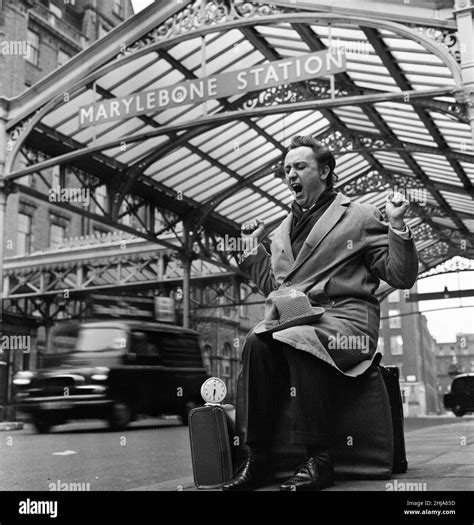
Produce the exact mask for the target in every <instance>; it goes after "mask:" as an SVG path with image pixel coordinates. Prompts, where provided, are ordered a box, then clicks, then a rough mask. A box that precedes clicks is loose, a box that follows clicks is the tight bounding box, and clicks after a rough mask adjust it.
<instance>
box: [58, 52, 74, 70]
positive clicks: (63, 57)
mask: <svg viewBox="0 0 474 525" xmlns="http://www.w3.org/2000/svg"><path fill="white" fill-rule="evenodd" d="M68 60H71V55H70V54H69V53H66V51H63V50H62V49H59V50H58V67H59V66H62V65H63V64H65V63H66V62H67V61H68Z"/></svg>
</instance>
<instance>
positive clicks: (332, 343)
mask: <svg viewBox="0 0 474 525" xmlns="http://www.w3.org/2000/svg"><path fill="white" fill-rule="evenodd" d="M369 345H370V337H369V336H368V335H344V334H340V333H339V332H338V333H337V334H336V335H335V336H333V335H331V336H329V338H328V348H330V349H332V350H360V351H361V352H362V353H363V354H366V353H368V351H369Z"/></svg>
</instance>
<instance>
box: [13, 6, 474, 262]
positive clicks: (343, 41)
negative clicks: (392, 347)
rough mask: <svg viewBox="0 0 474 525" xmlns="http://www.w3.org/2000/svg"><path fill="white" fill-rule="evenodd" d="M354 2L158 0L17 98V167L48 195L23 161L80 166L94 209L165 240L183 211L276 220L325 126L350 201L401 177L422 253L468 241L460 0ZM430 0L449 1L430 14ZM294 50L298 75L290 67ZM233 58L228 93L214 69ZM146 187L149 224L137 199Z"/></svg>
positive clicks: (370, 197)
mask: <svg viewBox="0 0 474 525" xmlns="http://www.w3.org/2000/svg"><path fill="white" fill-rule="evenodd" d="M316 4H318V5H316ZM339 4H341V6H342V7H340V8H338V6H339ZM354 4H355V6H356V5H357V6H360V9H350V8H348V7H344V6H347V2H345V3H343V2H333V3H332V5H333V6H334V7H330V5H331V4H330V3H329V2H308V1H306V2H305V1H299V0H295V1H291V2H290V1H271V2H267V3H258V2H242V1H234V2H227V1H224V0H197V1H194V2H187V1H186V0H183V1H182V2H160V1H158V2H155V3H154V4H152V5H151V6H150V7H149V8H147V9H146V10H144V11H142V12H140V13H138V14H137V15H135V16H134V17H133V18H132V19H130V20H128V21H125V22H124V23H123V24H122V25H121V26H119V27H118V28H116V29H115V30H114V31H112V32H111V33H109V34H108V35H107V36H106V37H104V38H103V39H101V40H100V41H98V42H97V43H95V44H93V45H92V46H91V47H89V48H88V49H86V50H84V51H83V52H81V53H80V54H79V55H77V56H76V57H74V58H73V59H72V60H71V61H70V62H68V63H67V64H65V65H64V66H62V67H61V68H60V69H59V70H57V71H56V72H54V73H53V74H52V75H50V76H48V77H47V78H45V79H43V80H42V81H40V82H39V83H38V84H36V85H35V86H33V87H31V88H30V89H29V90H28V91H27V92H25V93H23V94H22V95H20V96H19V97H18V98H17V99H14V100H12V101H11V104H10V113H9V114H10V121H9V124H8V126H9V128H8V129H9V132H10V138H11V141H12V144H13V148H11V149H12V151H11V156H10V160H9V165H8V166H7V167H8V171H7V174H6V175H7V177H8V178H10V179H11V180H12V181H13V182H14V183H15V184H16V185H19V186H21V188H22V191H25V192H26V193H28V192H29V193H30V194H32V195H36V196H37V197H39V196H40V195H39V193H40V191H39V190H35V189H34V186H32V185H31V183H30V182H28V181H31V179H28V177H30V176H31V175H33V174H38V173H44V170H47V169H51V168H52V167H53V166H54V165H58V164H60V165H63V166H68V167H69V168H71V169H72V172H73V173H74V174H75V176H76V177H77V178H78V180H79V181H81V183H82V184H84V185H85V186H89V187H90V188H92V189H93V192H94V199H95V203H96V206H95V209H94V210H92V211H90V210H89V211H90V216H91V217H93V218H97V217H99V216H100V217H102V218H103V220H104V222H107V221H108V220H109V219H110V220H112V219H114V220H116V225H117V227H118V228H121V227H123V228H124V229H126V230H127V231H130V232H133V231H135V232H136V233H137V235H142V236H143V237H145V238H148V239H155V240H156V241H157V242H162V243H164V244H165V245H166V242H167V241H166V240H167V239H169V236H170V232H171V231H172V230H173V228H175V231H176V228H178V230H177V231H179V228H180V226H179V223H178V222H179V221H178V220H173V218H175V219H179V220H182V219H184V220H186V219H189V218H192V222H191V224H190V226H191V229H193V225H194V224H196V225H197V227H202V228H203V229H207V230H208V231H212V232H213V233H214V235H222V234H224V233H232V232H233V233H235V234H236V233H237V232H238V231H239V229H240V225H241V224H242V223H244V222H245V221H249V220H253V219H255V218H258V219H261V220H263V221H265V222H266V223H267V224H269V225H270V228H271V227H275V226H276V225H277V224H278V223H279V222H280V221H281V220H282V219H283V218H284V216H286V215H287V213H288V212H289V210H290V205H291V201H292V195H291V193H290V191H289V190H288V188H287V187H286V184H285V182H284V178H283V175H282V170H281V161H282V158H283V155H284V152H285V151H286V148H287V147H288V145H289V143H290V140H291V138H292V137H293V136H295V135H313V136H314V137H316V138H317V139H319V140H321V141H322V142H324V143H325V144H326V145H327V146H328V147H329V148H331V149H332V151H333V152H334V154H335V155H336V160H337V166H336V174H337V176H338V181H337V183H336V185H335V187H336V189H337V190H339V191H342V192H343V193H345V194H346V195H348V196H349V197H351V198H352V199H353V200H354V201H357V202H361V203H362V202H364V203H372V204H374V205H376V206H377V207H379V208H380V209H381V210H382V211H383V209H384V204H385V200H386V198H387V192H388V191H390V190H394V189H397V190H399V191H401V192H402V193H403V192H405V194H406V195H407V197H408V198H409V200H410V201H411V208H410V212H409V213H410V215H409V219H408V224H409V225H410V227H411V228H412V230H413V232H414V235H415V238H416V242H417V246H418V250H419V254H420V261H421V268H420V270H421V271H427V270H429V269H430V268H433V267H434V266H436V265H437V264H439V263H441V262H443V261H446V260H448V259H451V258H452V257H454V256H463V257H467V258H472V256H473V254H474V250H473V232H474V208H473V185H472V183H473V181H474V164H473V162H472V161H473V152H472V130H471V127H470V124H469V117H468V111H467V105H466V104H465V101H463V99H462V93H463V84H462V76H461V66H460V47H461V45H460V44H461V43H460V40H459V35H458V33H457V28H456V24H455V21H454V18H453V17H452V13H451V16H449V14H448V15H446V12H447V11H448V8H447V6H448V5H449V6H450V4H451V2H440V1H438V2H435V1H433V2H428V1H424V2H421V1H420V2H416V1H414V2H410V3H407V4H402V3H400V2H397V3H393V4H392V3H390V2H385V3H383V5H384V6H385V7H384V8H382V7H380V6H381V5H382V3H373V2H356V3H354ZM372 5H373V6H378V7H374V8H373V9H370V7H371V6H372ZM430 9H431V10H434V9H437V10H438V12H440V13H443V14H444V15H443V16H445V18H444V19H440V20H436V19H434V18H428V17H426V18H423V16H420V14H419V13H420V12H423V13H426V12H431V11H429V10H430ZM318 52H321V53H320V54H319V55H312V56H315V57H316V56H317V57H319V58H313V59H311V60H310V61H309V62H308V61H305V60H307V57H309V56H310V55H309V54H314V53H318ZM328 53H332V54H333V56H332V58H328ZM341 56H342V59H341ZM305 57H306V58H305ZM341 60H342V62H341ZM278 61H280V62H278ZM281 61H283V62H281ZM274 62H276V63H277V65H275V66H274V67H273V69H271V68H270V66H271V64H273V63H274ZM290 62H291V64H292V65H288V66H284V65H281V64H283V63H287V64H290ZM297 62H298V63H299V64H300V65H299V66H297V65H296V63H297ZM279 64H280V65H279ZM341 64H342V66H341ZM332 66H341V67H339V68H338V69H337V70H336V71H335V72H334V71H333V72H332V73H331V71H329V70H327V71H323V73H325V74H323V75H322V76H321V74H319V75H318V71H317V70H318V68H319V67H321V68H322V69H321V71H322V70H323V69H324V67H329V68H330V67H332ZM285 67H288V68H294V69H292V71H293V72H295V74H296V75H297V74H298V73H300V74H301V76H294V77H292V78H290V80H291V82H288V78H286V80H287V81H286V82H284V81H282V77H283V75H284V74H285ZM298 67H299V68H300V69H299V70H298ZM269 71H270V72H269ZM288 71H289V69H288V70H287V71H286V73H287V74H288V75H289V76H290V77H291V75H290V74H289V73H288ZM239 72H240V73H241V74H240V76H237V73H239ZM305 72H306V74H309V75H310V76H311V75H312V76H311V78H304V74H305ZM225 73H230V74H229V75H228V76H227V81H226V84H225V89H224V91H223V93H225V96H219V95H220V94H221V93H220V91H219V89H220V88H219V89H218V87H216V86H217V84H216V83H213V81H212V80H209V79H212V78H215V77H219V76H220V75H223V74H225ZM222 78H223V77H222ZM232 79H233V81H234V84H232ZM283 80H285V79H283ZM200 81H203V82H200ZM247 81H248V83H247V85H246V82H247ZM209 82H210V83H209ZM272 84H273V85H272ZM275 84H276V85H275ZM191 85H193V86H194V87H191ZM249 86H250V87H249ZM226 89H227V91H226ZM249 89H251V91H249ZM203 90H204V91H203ZM232 91H233V92H232ZM203 92H205V93H207V96H202V94H203ZM148 93H154V94H151V95H150V94H148ZM147 97H148V98H147ZM186 97H187V98H186ZM191 97H193V99H192V100H191ZM167 102H168V105H167ZM160 104H161V106H160ZM81 112H82V113H81ZM44 180H46V179H44ZM43 193H44V192H43ZM44 196H46V195H44ZM113 196H115V200H116V202H118V203H119V204H120V207H119V209H117V210H115V215H113V207H112V206H111V205H108V206H107V205H106V204H105V202H106V200H107V199H111V200H113V198H114V197H113ZM150 202H151V203H152V204H153V209H154V210H155V211H154V212H153V213H155V215H154V217H152V218H151V221H152V222H153V225H152V226H153V228H151V226H150V225H149V220H150V218H149V217H145V216H140V214H139V212H138V211H139V210H140V208H141V207H142V205H144V204H146V203H150ZM58 204H59V205H61V203H58ZM68 206H69V209H77V211H78V212H80V213H84V210H83V209H82V210H81V209H80V208H81V206H80V205H77V207H76V208H75V206H74V205H71V204H68ZM143 209H145V208H143ZM132 211H133V212H136V220H134V221H132V222H126V220H125V219H126V215H127V213H128V212H132ZM111 214H112V215H111ZM160 221H161V222H160ZM110 224H112V222H110ZM157 225H158V226H157ZM194 233H195V232H194Z"/></svg>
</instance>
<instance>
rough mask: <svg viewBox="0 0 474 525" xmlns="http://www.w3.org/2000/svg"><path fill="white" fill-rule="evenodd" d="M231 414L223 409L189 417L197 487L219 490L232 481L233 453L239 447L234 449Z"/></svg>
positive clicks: (214, 407) (212, 408)
mask: <svg viewBox="0 0 474 525" xmlns="http://www.w3.org/2000/svg"><path fill="white" fill-rule="evenodd" d="M227 407H230V405H227ZM231 408H232V409H233V407H231ZM234 412H235V410H234ZM231 414H232V412H231V411H229V410H225V409H224V407H223V406H222V405H208V406H203V407H198V408H194V409H193V410H191V411H190V413H189V437H190V441H191V456H192V464H193V475H194V484H195V485H196V487H197V488H199V489H214V488H219V487H221V486H222V485H223V484H224V483H226V482H228V481H230V480H231V479H232V475H233V457H232V456H233V450H232V449H235V448H236V447H232V445H231V439H232V436H233V429H232V426H233V422H232V417H231Z"/></svg>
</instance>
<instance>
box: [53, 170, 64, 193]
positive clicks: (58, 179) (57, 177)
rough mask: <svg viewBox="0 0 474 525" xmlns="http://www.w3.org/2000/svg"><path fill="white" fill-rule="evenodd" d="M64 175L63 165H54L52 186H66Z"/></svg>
mask: <svg viewBox="0 0 474 525" xmlns="http://www.w3.org/2000/svg"><path fill="white" fill-rule="evenodd" d="M64 185H65V184H64V176H63V174H62V173H61V166H53V169H52V170H51V188H57V187H58V186H59V187H60V188H62V187H63V186H64Z"/></svg>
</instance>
